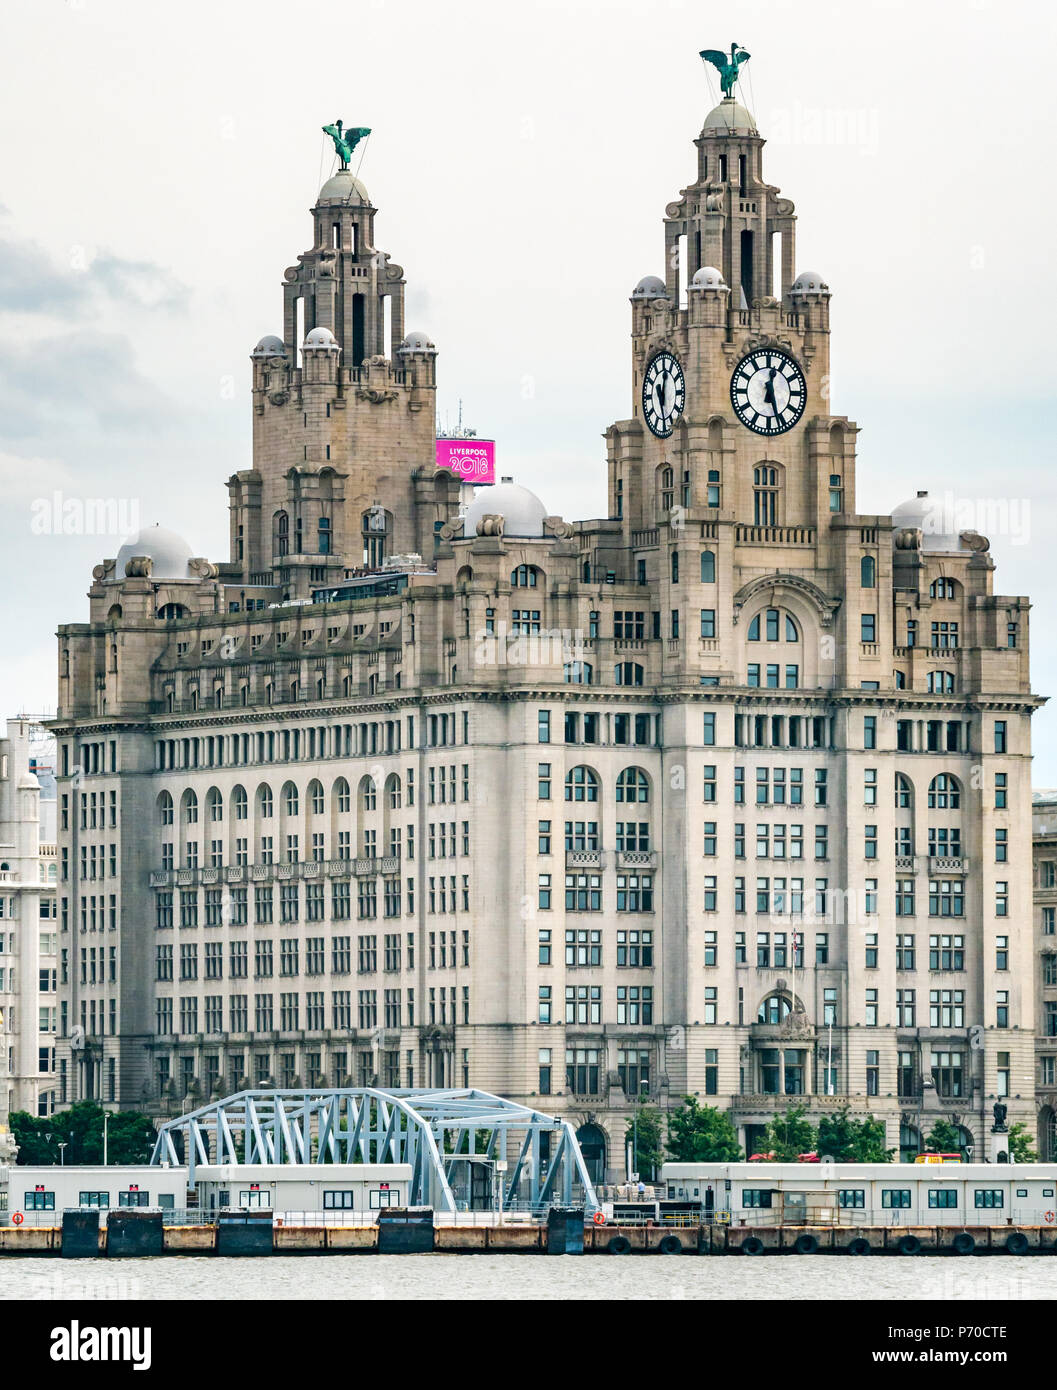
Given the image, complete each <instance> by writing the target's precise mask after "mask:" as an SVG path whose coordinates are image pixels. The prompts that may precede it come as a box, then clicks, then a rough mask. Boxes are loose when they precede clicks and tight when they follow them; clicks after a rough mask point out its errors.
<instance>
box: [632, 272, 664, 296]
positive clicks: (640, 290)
mask: <svg viewBox="0 0 1057 1390" xmlns="http://www.w3.org/2000/svg"><path fill="white" fill-rule="evenodd" d="M667 293H668V288H667V286H666V285H665V283H664V281H663V280H662V279H661V278H660V276H658V275H644V276H643V277H642V279H641V280H640V281H639V283H638V284H637V285H636V286H635V288H634V289H633V290H632V291H631V297H632V299H663V298H664V297H665V296H666V295H667Z"/></svg>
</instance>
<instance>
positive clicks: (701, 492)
mask: <svg viewBox="0 0 1057 1390" xmlns="http://www.w3.org/2000/svg"><path fill="white" fill-rule="evenodd" d="M694 143H695V147H696V169H695V171H694V178H693V181H692V182H691V183H689V184H688V186H687V187H686V188H685V189H684V190H683V191H682V192H681V193H680V195H679V196H678V197H677V198H676V199H675V201H673V202H672V203H670V204H669V205H668V207H667V209H666V210H665V216H664V224H663V225H664V240H663V246H662V245H658V248H657V251H658V255H657V260H658V264H659V265H661V264H663V265H664V266H665V267H667V273H666V275H665V276H664V278H660V277H657V276H652V275H651V276H646V277H645V278H644V279H642V280H640V281H639V283H638V284H637V285H636V287H635V290H634V292H633V293H632V296H631V361H632V382H633V390H632V397H631V400H630V402H629V413H628V417H627V418H626V419H624V420H619V421H617V422H616V423H614V424H612V425H611V426H610V427H609V429H608V431H607V434H606V439H607V443H608V460H609V461H608V470H609V482H608V501H609V505H608V515H607V516H606V517H605V518H602V519H598V520H589V521H579V522H576V521H574V522H569V521H567V520H564V519H562V518H560V517H557V516H553V515H550V514H549V513H548V509H547V507H546V506H545V505H543V503H542V502H540V501H539V499H538V498H537V497H536V496H534V495H533V494H532V493H531V492H530V491H528V490H527V489H526V488H524V487H521V486H517V485H515V484H513V483H511V482H509V481H504V482H503V483H501V484H500V485H498V486H495V487H491V488H487V487H486V488H480V489H479V490H478V491H477V494H476V496H475V497H474V498H473V500H472V501H470V503H469V505H468V507H467V506H465V505H463V506H462V509H461V512H460V494H461V491H462V489H461V486H460V482H459V480H458V478H456V477H455V476H453V475H452V474H451V473H449V472H447V471H444V470H439V469H438V468H437V467H436V465H435V424H434V422H435V391H436V369H437V353H436V348H435V347H434V344H433V342H432V341H431V340H430V338H429V337H428V336H427V335H426V334H424V333H419V332H406V331H405V325H404V314H403V290H404V277H403V271H402V269H401V267H399V266H398V265H396V264H395V263H393V262H392V261H391V260H390V258H389V256H388V255H387V254H386V253H384V252H381V251H379V250H378V249H377V248H376V244H375V228H374V219H375V209H374V207H373V206H372V205H371V202H370V199H369V196H368V193H367V190H366V188H365V187H364V186H363V184H362V183H360V182H359V181H358V180H357V179H356V178H354V177H353V176H352V174H351V172H349V171H348V170H342V171H341V172H339V173H338V174H336V175H335V176H334V177H333V178H331V179H329V180H328V181H327V182H326V183H325V184H324V186H323V188H322V189H321V190H320V193H319V197H318V199H317V201H316V205H315V207H314V208H313V209H312V240H311V245H310V247H309V249H308V250H307V251H305V252H304V253H303V254H302V255H300V256H299V257H298V258H297V262H296V264H295V265H293V266H291V267H290V268H289V269H288V270H286V272H285V276H284V287H283V315H282V323H281V334H277V335H276V336H274V337H266V338H264V339H262V340H261V342H260V343H258V345H257V347H256V348H255V349H254V351H253V353H252V366H253V388H252V410H253V425H254V436H253V458H252V464H251V466H250V467H249V468H246V469H241V470H239V471H237V472H235V473H233V474H232V476H231V477H230V478H229V479H228V483H227V486H228V493H229V508H230V526H231V550H230V556H229V558H228V559H226V560H223V561H219V562H212V561H210V560H208V559H205V558H199V557H197V556H196V554H195V551H194V548H193V547H192V546H188V545H187V544H185V543H184V542H183V541H182V540H181V539H180V538H178V537H176V536H174V535H172V534H170V533H167V532H165V531H163V530H160V529H158V528H153V529H147V530H145V531H143V532H142V533H141V535H140V536H139V537H137V538H136V539H135V540H134V541H132V542H130V543H128V544H126V545H125V546H123V547H122V549H121V550H120V552H119V554H118V555H117V557H116V558H115V559H107V560H104V561H103V562H102V563H101V564H99V565H98V566H97V567H96V569H95V571H94V575H93V583H92V587H91V606H90V613H89V615H88V621H87V622H85V623H83V624H71V625H69V626H65V627H63V628H62V629H61V630H60V634H59V659H60V667H59V716H58V719H57V721H56V725H55V731H56V734H57V737H58V743H59V754H58V758H59V769H58V770H59V773H60V779H59V788H58V792H59V832H58V845H59V878H60V882H59V915H60V926H61V932H60V945H61V984H60V1023H59V1031H60V1038H59V1049H58V1067H59V1076H60V1084H61V1085H62V1086H64V1087H65V1098H66V1099H67V1100H71V1099H76V1098H80V1097H85V1096H95V1097H101V1098H103V1099H104V1100H113V1101H115V1102H117V1103H118V1104H120V1105H128V1106H136V1107H146V1108H149V1109H153V1110H155V1111H159V1110H160V1111H162V1112H167V1113H176V1112H179V1111H181V1110H183V1109H189V1108H191V1107H192V1105H194V1104H195V1103H203V1102H204V1101H206V1100H208V1098H210V1097H211V1096H216V1095H220V1094H223V1093H227V1092H230V1091H234V1090H236V1089H239V1088H242V1087H244V1086H246V1085H253V1086H260V1085H275V1086H279V1087H301V1086H317V1085H321V1084H330V1085H343V1084H353V1085H363V1084H370V1083H371V1082H372V1081H374V1080H375V1079H376V1080H377V1084H379V1085H381V1086H411V1085H416V1086H419V1085H424V1084H425V1085H434V1086H464V1085H467V1084H470V1085H476V1086H480V1087H483V1088H485V1089H487V1090H489V1091H493V1092H497V1093H499V1094H502V1095H505V1096H509V1097H511V1098H513V1099H516V1100H518V1101H527V1102H529V1103H534V1104H536V1105H538V1106H539V1107H540V1108H541V1109H545V1110H549V1111H553V1112H556V1113H561V1114H570V1115H572V1116H573V1117H575V1118H576V1120H577V1121H578V1123H579V1125H580V1126H581V1140H582V1142H583V1145H584V1149H585V1152H586V1153H587V1155H588V1157H589V1159H590V1161H591V1162H592V1163H593V1164H594V1165H595V1167H596V1171H597V1172H598V1174H599V1175H601V1174H602V1173H603V1172H604V1171H605V1170H606V1169H608V1171H609V1173H610V1175H614V1174H616V1173H619V1172H621V1171H622V1168H623V1147H624V1122H625V1118H626V1117H627V1116H628V1115H630V1114H631V1113H632V1112H633V1111H634V1110H635V1108H636V1107H637V1106H638V1105H639V1104H640V1103H641V1102H643V1101H648V1102H649V1103H651V1104H655V1105H658V1106H660V1107H661V1108H662V1109H663V1108H667V1107H670V1106H674V1105H677V1104H678V1103H679V1101H680V1099H681V1097H683V1096H684V1095H685V1094H687V1093H690V1092H693V1093H697V1094H698V1095H699V1096H700V1097H701V1099H702V1101H707V1102H708V1103H711V1104H714V1105H717V1106H719V1107H721V1108H723V1109H725V1110H728V1111H729V1112H730V1113H731V1115H732V1118H733V1119H734V1121H735V1122H736V1124H737V1125H738V1127H739V1132H740V1135H741V1138H742V1141H743V1143H745V1144H746V1146H747V1148H748V1150H749V1151H750V1152H751V1151H752V1149H753V1147H754V1145H755V1143H756V1142H757V1140H758V1138H759V1133H760V1127H761V1126H762V1125H764V1124H765V1123H766V1121H767V1119H768V1117H769V1116H771V1115H772V1114H773V1113H774V1112H775V1110H776V1108H784V1107H785V1106H786V1105H787V1104H788V1103H789V1101H790V1100H794V1101H803V1102H804V1103H805V1104H806V1106H807V1108H808V1111H809V1114H810V1115H811V1116H812V1117H813V1118H815V1119H817V1118H818V1116H819V1115H820V1114H821V1113H823V1112H824V1111H826V1110H828V1109H830V1108H832V1107H835V1106H840V1105H844V1104H846V1103H847V1104H849V1105H850V1106H851V1107H852V1108H853V1110H855V1111H862V1112H865V1111H871V1112H873V1113H874V1114H875V1115H878V1116H882V1117H884V1119H885V1121H886V1123H887V1126H888V1137H889V1143H890V1144H892V1145H893V1146H899V1147H901V1148H902V1149H904V1150H910V1151H912V1150H915V1149H916V1148H917V1147H918V1145H919V1143H920V1140H921V1137H922V1136H923V1135H924V1134H925V1133H927V1132H928V1130H929V1129H930V1128H931V1125H932V1123H933V1121H934V1120H935V1119H936V1118H937V1117H945V1118H948V1119H950V1118H953V1119H954V1122H955V1123H956V1124H958V1125H961V1126H962V1127H963V1128H964V1130H965V1131H966V1138H967V1140H969V1141H970V1142H972V1143H973V1144H974V1145H975V1146H977V1148H976V1152H977V1153H978V1154H981V1155H982V1154H983V1153H985V1152H990V1151H991V1148H990V1146H992V1145H993V1139H992V1136H991V1124H992V1107H993V1105H994V1103H995V1101H996V1100H999V1099H1001V1100H1002V1101H1003V1102H1004V1103H1006V1104H1007V1106H1008V1111H1009V1120H1010V1121H1011V1122H1012V1121H1014V1120H1016V1119H1018V1118H1023V1119H1026V1120H1028V1121H1030V1122H1031V1124H1032V1127H1033V1122H1034V1103H1033V1100H1032V1094H1033V1084H1034V1083H1033V1026H1034V1025H1033V1019H1032V985H1031V955H1032V936H1031V881H1030V865H1031V826H1030V780H1029V769H1030V742H1029V720H1030V715H1031V712H1032V710H1033V708H1035V706H1036V705H1037V703H1038V701H1037V700H1036V698H1035V697H1033V696H1032V695H1031V693H1030V686H1029V680H1028V630H1027V628H1028V623H1027V615H1028V604H1027V600H1026V599H1024V598H1000V597H996V596H995V595H994V593H993V584H992V579H993V570H994V564H993V561H992V559H991V557H990V555H989V553H988V541H987V539H986V538H985V537H984V536H982V535H979V534H976V533H975V532H969V531H963V530H962V531H960V530H959V528H958V527H957V525H956V524H955V523H954V522H953V521H951V520H950V519H949V518H947V517H945V515H944V509H943V508H941V507H937V506H935V505H934V504H933V502H932V501H931V499H930V498H929V496H928V495H927V494H925V493H921V494H919V495H918V497H917V498H915V499H914V500H913V501H911V502H908V503H906V504H905V505H903V506H902V507H899V508H897V509H896V511H895V512H894V513H893V514H892V515H891V516H864V515H860V514H859V513H858V511H857V510H856V457H855V441H856V434H857V432H858V427H857V426H856V425H855V424H853V423H852V422H851V421H849V420H848V419H847V418H845V417H843V416H840V415H834V414H833V413H831V405H832V402H831V401H830V393H829V389H828V386H829V368H830V288H829V286H828V285H827V283H826V281H825V280H824V279H823V278H822V277H821V276H819V275H818V274H816V273H815V272H813V271H805V270H799V271H798V266H797V260H796V242H795V235H796V218H795V215H794V209H793V204H792V202H790V201H789V199H787V198H785V197H782V196H781V194H780V192H779V190H778V189H777V188H775V187H773V186H772V185H770V184H768V183H767V182H766V181H765V178H764V172H763V165H762V155H763V145H764V141H763V138H762V136H761V135H760V134H759V132H758V131H757V128H756V123H755V120H754V118H753V116H752V115H751V114H750V112H748V111H747V110H746V109H745V108H744V107H743V106H741V105H740V104H737V103H736V102H735V101H734V100H733V99H732V98H729V97H728V98H725V99H724V100H723V101H722V102H721V104H720V105H719V106H717V107H716V109H715V110H713V111H711V112H710V113H709V115H708V116H707V117H706V119H705V122H704V126H703V128H702V130H701V132H700V135H699V136H698V137H697V139H696V141H695V142H694ZM779 244H780V254H779V251H778V247H779ZM935 466H936V467H937V468H938V467H939V465H935ZM948 467H949V465H948ZM931 481H932V482H933V484H934V485H935V486H937V487H938V488H945V487H949V486H952V485H953V484H954V481H955V478H954V475H953V473H950V472H948V473H947V474H946V475H943V474H942V473H941V474H939V475H938V476H936V477H934V478H932V479H931ZM948 510H949V508H948Z"/></svg>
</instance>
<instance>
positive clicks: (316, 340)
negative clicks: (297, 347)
mask: <svg viewBox="0 0 1057 1390" xmlns="http://www.w3.org/2000/svg"><path fill="white" fill-rule="evenodd" d="M302 347H303V348H306V349H307V350H308V351H310V352H311V351H312V349H313V348H317V349H319V351H321V352H339V351H340V349H339V347H338V340H337V338H335V337H334V334H333V333H331V331H330V329H329V328H313V329H312V330H311V332H310V333H308V334H306V336H305V341H304V343H303V344H302Z"/></svg>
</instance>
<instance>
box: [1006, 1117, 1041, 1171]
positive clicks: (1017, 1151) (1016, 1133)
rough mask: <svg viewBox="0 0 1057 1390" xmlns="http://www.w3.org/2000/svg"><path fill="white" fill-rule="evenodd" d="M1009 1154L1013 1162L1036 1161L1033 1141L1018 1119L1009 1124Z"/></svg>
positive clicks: (1037, 1157)
mask: <svg viewBox="0 0 1057 1390" xmlns="http://www.w3.org/2000/svg"><path fill="white" fill-rule="evenodd" d="M1009 1156H1010V1158H1011V1159H1012V1160H1013V1162H1014V1163H1037V1162H1038V1161H1039V1156H1038V1154H1037V1153H1036V1152H1035V1142H1034V1140H1033V1139H1032V1137H1031V1135H1030V1134H1029V1133H1028V1128H1027V1126H1026V1125H1024V1124H1022V1123H1021V1122H1020V1120H1018V1121H1017V1122H1016V1124H1013V1125H1010V1126H1009Z"/></svg>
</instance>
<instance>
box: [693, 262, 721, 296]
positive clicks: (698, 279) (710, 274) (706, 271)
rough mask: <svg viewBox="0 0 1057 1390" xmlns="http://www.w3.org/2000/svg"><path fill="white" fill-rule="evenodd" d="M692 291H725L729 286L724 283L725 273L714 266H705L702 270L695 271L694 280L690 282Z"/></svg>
mask: <svg viewBox="0 0 1057 1390" xmlns="http://www.w3.org/2000/svg"><path fill="white" fill-rule="evenodd" d="M690 288H691V289H694V288H696V289H699V290H725V289H727V288H728V286H727V285H726V284H725V283H724V280H723V272H722V271H721V270H717V269H716V267H715V266H714V265H703V266H702V267H701V269H700V270H695V271H694V278H693V279H692V280H691V281H690Z"/></svg>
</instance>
